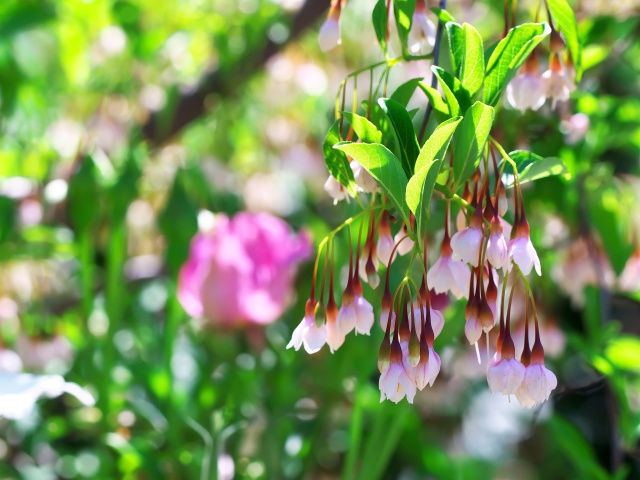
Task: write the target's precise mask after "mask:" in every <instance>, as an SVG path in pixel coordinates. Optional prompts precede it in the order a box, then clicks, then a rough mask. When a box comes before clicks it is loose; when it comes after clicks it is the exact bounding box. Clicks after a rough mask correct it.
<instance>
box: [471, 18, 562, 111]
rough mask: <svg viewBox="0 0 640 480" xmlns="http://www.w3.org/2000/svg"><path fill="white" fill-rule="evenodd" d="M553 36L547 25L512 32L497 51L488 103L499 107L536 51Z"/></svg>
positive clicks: (487, 85) (490, 66) (489, 73)
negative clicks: (522, 66)
mask: <svg viewBox="0 0 640 480" xmlns="http://www.w3.org/2000/svg"><path fill="white" fill-rule="evenodd" d="M549 33H551V29H550V28H549V25H547V24H546V23H525V24H522V25H518V26H517V27H515V28H512V29H511V30H509V33H508V34H507V36H506V37H505V38H503V39H502V40H500V42H499V43H498V44H497V45H496V46H495V47H493V49H492V53H491V57H489V60H488V61H487V68H486V72H485V79H484V95H483V98H484V100H483V101H484V103H485V104H487V105H492V106H493V105H497V104H498V101H499V100H500V95H502V92H503V90H504V89H505V88H506V86H507V84H508V83H509V82H510V81H511V79H512V78H513V77H514V75H515V74H516V72H517V71H518V68H520V66H521V65H522V64H523V63H524V61H525V60H526V59H527V57H528V56H529V55H530V54H531V52H532V51H533V49H534V48H535V47H536V45H538V44H539V43H540V42H541V41H542V40H543V39H544V38H545V37H546V36H548V35H549Z"/></svg>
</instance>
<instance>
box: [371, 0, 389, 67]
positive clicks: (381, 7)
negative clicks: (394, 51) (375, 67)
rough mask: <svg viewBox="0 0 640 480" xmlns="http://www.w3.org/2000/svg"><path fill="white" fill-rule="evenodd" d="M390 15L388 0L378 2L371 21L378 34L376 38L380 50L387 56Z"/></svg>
mask: <svg viewBox="0 0 640 480" xmlns="http://www.w3.org/2000/svg"><path fill="white" fill-rule="evenodd" d="M388 20H389V15H388V13H387V4H386V0H378V2H377V3H376V5H375V7H373V13H372V14H371V21H372V23H373V29H374V30H375V32H376V38H377V39H378V44H380V49H381V50H382V53H384V55H385V57H386V56H387V23H388Z"/></svg>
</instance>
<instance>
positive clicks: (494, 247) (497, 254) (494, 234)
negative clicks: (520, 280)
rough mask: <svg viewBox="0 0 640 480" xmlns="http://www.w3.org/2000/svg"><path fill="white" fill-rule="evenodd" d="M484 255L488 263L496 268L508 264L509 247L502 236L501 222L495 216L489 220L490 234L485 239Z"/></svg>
mask: <svg viewBox="0 0 640 480" xmlns="http://www.w3.org/2000/svg"><path fill="white" fill-rule="evenodd" d="M485 255H486V258H487V260H488V261H489V263H490V264H491V265H492V266H493V268H495V269H496V270H499V269H501V268H505V267H507V266H508V265H509V248H508V247H507V241H506V240H505V238H504V234H503V229H502V224H501V223H500V221H499V220H498V219H497V217H495V218H494V219H493V220H492V221H491V227H490V235H489V240H488V241H487V251H486V253H485Z"/></svg>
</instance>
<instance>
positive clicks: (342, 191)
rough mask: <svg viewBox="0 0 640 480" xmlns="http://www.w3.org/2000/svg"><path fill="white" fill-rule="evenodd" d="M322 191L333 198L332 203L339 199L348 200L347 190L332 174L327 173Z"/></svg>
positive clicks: (335, 203) (336, 202)
mask: <svg viewBox="0 0 640 480" xmlns="http://www.w3.org/2000/svg"><path fill="white" fill-rule="evenodd" d="M324 191H325V192H327V193H328V194H329V196H330V197H331V198H333V204H334V205H337V204H338V202H339V201H340V200H346V201H347V202H349V192H348V191H347V189H346V187H345V186H344V185H342V184H341V183H340V182H339V181H338V180H337V179H336V177H334V176H333V175H329V178H327V181H326V182H324Z"/></svg>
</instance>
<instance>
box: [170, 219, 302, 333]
mask: <svg viewBox="0 0 640 480" xmlns="http://www.w3.org/2000/svg"><path fill="white" fill-rule="evenodd" d="M310 254H311V242H310V241H309V239H308V238H307V237H306V235H305V234H304V233H301V234H295V233H294V232H293V231H292V230H291V228H290V227H289V225H288V224H287V223H286V222H284V221H283V220H281V219H279V218H277V217H274V216H272V215H269V214H266V213H258V214H252V213H245V212H242V213H239V214H237V215H236V216H234V217H233V218H231V219H229V218H227V217H226V216H224V215H219V216H218V219H217V222H216V226H215V228H214V229H213V231H212V232H210V233H207V234H202V233H198V234H196V236H195V237H194V239H193V240H192V242H191V250H190V255H189V258H188V259H187V261H186V262H185V263H184V265H183V266H182V269H181V270H180V274H179V278H178V299H179V300H180V303H181V304H182V306H183V308H184V309H185V310H186V311H187V313H189V315H192V316H204V317H206V318H207V319H209V320H210V321H211V322H213V323H217V324H222V325H226V326H237V325H243V324H246V323H255V324H266V323H271V322H273V321H274V320H276V319H277V318H279V317H280V316H281V315H282V313H283V312H284V310H285V309H286V308H287V307H288V305H289V302H290V300H291V297H292V293H293V280H294V275H295V269H296V266H297V265H298V263H299V262H300V261H302V260H304V259H306V258H308V257H309V256H310Z"/></svg>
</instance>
